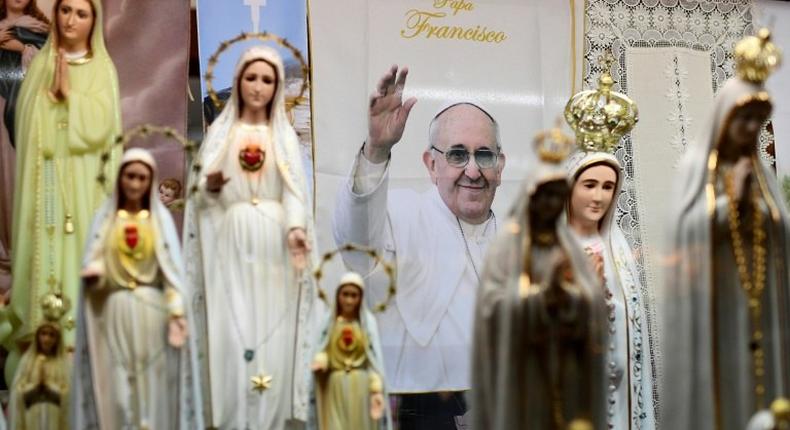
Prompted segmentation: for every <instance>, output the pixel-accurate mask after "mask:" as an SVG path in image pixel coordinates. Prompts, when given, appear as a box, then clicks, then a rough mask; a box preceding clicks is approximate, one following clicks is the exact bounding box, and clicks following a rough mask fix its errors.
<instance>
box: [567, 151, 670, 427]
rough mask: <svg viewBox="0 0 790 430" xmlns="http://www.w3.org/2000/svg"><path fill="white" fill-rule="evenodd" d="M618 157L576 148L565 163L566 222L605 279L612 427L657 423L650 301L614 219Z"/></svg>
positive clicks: (619, 176)
mask: <svg viewBox="0 0 790 430" xmlns="http://www.w3.org/2000/svg"><path fill="white" fill-rule="evenodd" d="M622 178H623V175H622V171H621V168H620V163H619V162H618V161H617V159H616V158H615V157H614V156H613V155H611V154H609V153H606V152H583V151H582V152H578V153H576V154H574V155H573V156H572V157H571V158H570V160H569V163H568V179H569V180H570V181H571V195H570V198H569V200H568V204H567V208H566V209H567V211H568V224H569V226H570V228H571V230H572V231H573V232H574V233H576V235H577V236H578V238H579V240H580V242H581V245H582V247H583V249H584V252H585V253H586V254H587V255H588V256H589V257H590V259H591V262H592V265H593V268H594V269H595V272H596V274H597V275H598V276H599V277H600V278H601V279H603V280H604V285H605V291H604V297H605V299H606V303H607V312H608V330H609V345H608V348H607V359H606V363H607V369H606V370H607V384H606V386H607V393H606V394H607V399H608V400H607V401H608V405H609V410H608V411H607V418H606V419H607V423H608V424H609V425H610V426H611V427H610V428H629V426H630V428H636V429H653V428H655V415H654V401H653V399H654V395H653V386H654V384H653V373H652V371H651V369H652V368H653V364H654V358H655V357H654V355H655V354H654V353H653V350H652V348H651V347H652V344H651V343H650V341H649V331H648V318H647V317H646V313H647V309H648V306H650V305H652V302H651V300H649V297H648V296H647V295H646V294H645V293H644V291H643V290H642V288H641V283H640V282H639V273H638V271H637V268H636V261H635V257H634V254H633V252H632V251H631V248H630V246H629V245H628V242H627V241H626V240H625V237H624V236H623V233H622V232H621V231H620V228H619V227H618V225H617V222H616V221H615V207H616V202H617V196H618V195H619V194H620V189H621V187H622Z"/></svg>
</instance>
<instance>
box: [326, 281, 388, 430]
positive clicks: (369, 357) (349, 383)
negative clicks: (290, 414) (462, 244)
mask: <svg viewBox="0 0 790 430" xmlns="http://www.w3.org/2000/svg"><path fill="white" fill-rule="evenodd" d="M364 294H365V284H364V282H363V280H362V277H361V276H360V275H359V274H357V273H354V272H349V273H346V274H345V275H344V276H343V277H342V278H341V279H340V285H339V286H338V287H337V290H336V293H335V306H334V308H333V309H332V315H331V318H330V320H329V321H328V322H327V325H326V327H325V329H324V331H323V332H322V333H321V339H320V341H319V344H318V345H319V352H318V353H317V354H315V356H314V358H313V363H312V365H311V369H312V371H313V381H314V383H313V385H314V391H313V393H312V394H313V395H314V396H315V402H314V404H315V410H314V411H312V412H313V413H311V416H310V418H311V422H310V423H311V427H312V428H315V429H318V430H341V429H359V430H373V429H389V428H390V427H391V419H390V414H389V401H388V398H387V394H386V390H385V389H384V374H383V369H384V367H383V365H382V362H381V360H382V355H381V345H380V342H379V335H378V329H377V328H376V320H375V318H373V315H372V314H371V313H370V311H369V310H368V309H367V307H366V306H365V305H364ZM311 404H313V403H311Z"/></svg>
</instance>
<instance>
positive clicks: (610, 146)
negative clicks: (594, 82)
mask: <svg viewBox="0 0 790 430" xmlns="http://www.w3.org/2000/svg"><path fill="white" fill-rule="evenodd" d="M600 61H601V63H602V65H603V66H604V70H603V72H602V73H601V76H600V78H598V88H597V89H592V90H585V91H581V92H579V93H576V94H575V95H574V96H573V97H571V99H570V100H568V104H566V105H565V120H566V121H567V122H568V125H570V126H571V128H572V129H573V131H574V133H576V143H577V144H578V145H579V148H580V149H581V150H583V151H587V152H591V151H592V152H596V151H602V152H613V151H614V148H615V147H616V146H617V144H618V143H619V142H620V138H621V137H623V135H625V134H626V133H628V132H629V131H631V129H633V128H634V125H636V123H637V122H638V121H639V110H638V109H637V107H636V103H634V101H633V100H631V99H630V98H629V97H628V96H627V95H625V94H623V93H618V92H616V91H612V85H614V79H612V75H610V74H609V69H610V67H611V65H612V62H613V61H614V58H612V55H611V54H610V53H607V54H606V56H605V57H604V58H601V59H600Z"/></svg>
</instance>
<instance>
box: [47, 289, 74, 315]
mask: <svg viewBox="0 0 790 430" xmlns="http://www.w3.org/2000/svg"><path fill="white" fill-rule="evenodd" d="M39 304H40V305H41V314H42V315H43V316H44V319H46V320H47V321H50V322H54V323H57V322H58V321H60V319H61V318H63V315H66V313H67V312H68V311H69V309H71V302H70V301H69V298H68V297H66V296H64V295H63V294H62V293H60V292H53V291H50V292H48V293H47V294H44V295H43V296H42V297H41V300H40V301H39Z"/></svg>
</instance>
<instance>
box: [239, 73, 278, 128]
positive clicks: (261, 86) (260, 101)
mask: <svg viewBox="0 0 790 430" xmlns="http://www.w3.org/2000/svg"><path fill="white" fill-rule="evenodd" d="M276 90H277V72H276V70H275V69H274V66H272V65H271V64H269V63H267V62H266V61H264V60H254V61H253V62H251V63H249V64H247V66H246V67H244V70H242V72H241V76H240V77H239V93H240V95H241V109H240V113H241V114H244V112H245V110H248V111H252V112H259V111H263V110H265V111H266V115H267V117H268V115H269V114H270V104H271V101H272V99H274V93H275V91H276Z"/></svg>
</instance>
